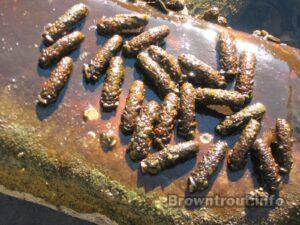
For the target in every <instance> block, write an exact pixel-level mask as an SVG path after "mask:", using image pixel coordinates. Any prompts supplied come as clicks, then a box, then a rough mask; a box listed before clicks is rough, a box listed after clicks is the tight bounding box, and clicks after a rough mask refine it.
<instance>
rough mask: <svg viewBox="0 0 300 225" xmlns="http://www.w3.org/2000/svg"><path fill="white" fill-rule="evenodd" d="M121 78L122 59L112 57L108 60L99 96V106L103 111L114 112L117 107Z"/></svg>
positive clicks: (122, 73)
mask: <svg viewBox="0 0 300 225" xmlns="http://www.w3.org/2000/svg"><path fill="white" fill-rule="evenodd" d="M123 78H124V65H123V59H122V58H121V57H119V56H116V57H113V58H112V59H111V60H110V64H109V67H108V70H107V73H106V78H105V81H104V84H103V89H102V95H101V106H102V108H103V109H104V110H105V111H112V110H115V109H116V108H117V107H118V106H119V95H120V94H121V92H122V88H121V85H122V82H123Z"/></svg>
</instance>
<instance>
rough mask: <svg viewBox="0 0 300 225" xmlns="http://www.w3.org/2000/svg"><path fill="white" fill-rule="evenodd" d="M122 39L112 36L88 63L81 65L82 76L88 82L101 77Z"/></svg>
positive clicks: (120, 45)
mask: <svg viewBox="0 0 300 225" xmlns="http://www.w3.org/2000/svg"><path fill="white" fill-rule="evenodd" d="M122 41H123V39H122V37H121V36H119V35H114V36H112V37H111V38H110V39H108V40H107V41H106V42H105V43H104V45H103V46H102V47H100V48H99V50H98V51H97V54H96V55H95V57H94V58H93V59H92V60H91V61H90V63H89V64H84V65H83V72H84V76H85V79H86V80H87V81H88V82H92V83H95V82H96V81H97V80H98V79H99V78H100V77H101V75H102V74H103V73H104V72H105V70H106V69H107V67H108V65H109V61H110V60H111V58H112V57H113V56H114V55H116V54H117V52H118V51H119V50H120V49H121V47H122Z"/></svg>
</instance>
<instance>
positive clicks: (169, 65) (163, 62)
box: [148, 45, 183, 83]
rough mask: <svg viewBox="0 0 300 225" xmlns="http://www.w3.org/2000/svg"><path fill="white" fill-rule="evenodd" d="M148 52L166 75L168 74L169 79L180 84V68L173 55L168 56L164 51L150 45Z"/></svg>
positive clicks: (181, 79)
mask: <svg viewBox="0 0 300 225" xmlns="http://www.w3.org/2000/svg"><path fill="white" fill-rule="evenodd" d="M148 52H149V55H150V56H151V58H152V59H153V60H155V61H156V62H157V63H159V65H160V66H161V67H162V68H164V69H165V71H166V72H167V73H168V74H170V76H171V79H172V80H173V81H174V82H176V83H182V81H183V76H182V72H181V68H180V66H179V64H178V61H177V59H176V58H175V57H174V56H173V55H171V54H168V53H167V52H166V51H165V50H164V49H162V48H161V47H159V46H156V45H151V46H150V47H149V48H148Z"/></svg>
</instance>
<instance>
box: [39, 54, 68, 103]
mask: <svg viewBox="0 0 300 225" xmlns="http://www.w3.org/2000/svg"><path fill="white" fill-rule="evenodd" d="M72 71H73V60H72V59H71V58H70V57H64V58H62V59H61V61H60V62H59V63H58V64H57V66H56V68H55V69H54V70H53V71H52V72H51V74H50V78H49V79H48V80H47V81H46V82H45V83H44V84H43V87H42V91H41V93H40V95H39V96H38V100H39V103H41V104H43V105H47V104H49V103H51V102H54V101H55V100H56V99H57V96H58V95H59V93H60V91H61V90H62V88H63V87H64V86H65V84H66V83H67V81H68V80H69V77H70V75H71V73H72Z"/></svg>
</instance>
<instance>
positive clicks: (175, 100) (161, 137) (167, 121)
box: [154, 93, 179, 148]
mask: <svg viewBox="0 0 300 225" xmlns="http://www.w3.org/2000/svg"><path fill="white" fill-rule="evenodd" d="M178 108H179V97H178V96H177V95H176V94H175V93H169V94H168V95H167V96H166V97H165V99H164V102H163V103H162V105H161V109H160V113H159V118H158V124H157V126H156V127H155V129H154V135H155V138H154V143H155V144H156V145H157V146H158V147H160V148H161V147H163V146H164V145H166V144H168V143H169V142H170V140H171V137H172V132H173V130H174V126H175V119H176V117H177V114H178Z"/></svg>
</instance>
